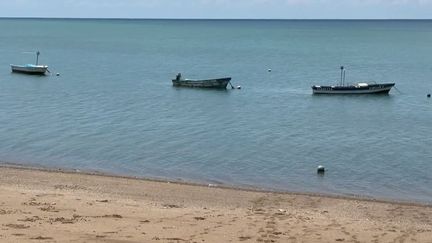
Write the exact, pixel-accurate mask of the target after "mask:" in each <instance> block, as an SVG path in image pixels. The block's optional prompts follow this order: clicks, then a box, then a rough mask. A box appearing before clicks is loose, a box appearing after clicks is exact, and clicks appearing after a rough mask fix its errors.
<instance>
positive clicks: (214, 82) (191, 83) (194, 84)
mask: <svg viewBox="0 0 432 243" xmlns="http://www.w3.org/2000/svg"><path fill="white" fill-rule="evenodd" d="M230 81H231V78H230V77H227V78H215V79H183V78H182V77H181V74H180V73H179V74H177V76H176V78H175V79H173V80H172V84H173V86H181V87H191V88H213V89H226V87H227V85H228V83H229V82H230Z"/></svg>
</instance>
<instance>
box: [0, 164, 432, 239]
mask: <svg viewBox="0 0 432 243" xmlns="http://www.w3.org/2000/svg"><path fill="white" fill-rule="evenodd" d="M0 241H1V242H431V241H432V207H431V206H426V205H416V204H408V203H395V202H382V201H373V200H362V199H351V198H336V197H326V196H314V195H299V194H289V193H272V192H257V191H248V190H239V189H229V188H218V187H208V186H199V185H188V184H180V183H169V182H160V181H149V180H140V179H134V178H122V177H114V176H104V175H91V174H84V173H73V172H65V171H46V170H45V171H44V170H39V169H29V168H13V167H0Z"/></svg>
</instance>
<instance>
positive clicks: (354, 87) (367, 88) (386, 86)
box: [312, 66, 395, 94]
mask: <svg viewBox="0 0 432 243" xmlns="http://www.w3.org/2000/svg"><path fill="white" fill-rule="evenodd" d="M394 85H395V83H375V82H372V83H367V82H362V83H355V84H350V85H346V84H345V70H344V67H343V66H342V67H341V82H340V84H339V85H335V86H321V85H314V86H312V92H313V94H388V93H389V92H390V90H391V88H392V87H393V86H394Z"/></svg>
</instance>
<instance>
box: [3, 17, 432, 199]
mask: <svg viewBox="0 0 432 243" xmlns="http://www.w3.org/2000/svg"><path fill="white" fill-rule="evenodd" d="M431 43H432V21H430V20H174V19H173V20H158V19H7V18H6V19H0V161H1V164H3V165H8V164H14V165H24V166H31V167H43V168H52V169H68V170H77V171H88V172H100V173H107V174H114V175H121V176H131V177H139V178H150V179H158V180H159V179H160V180H169V181H181V182H191V183H199V184H204V185H211V186H228V187H240V188H252V189H260V190H269V191H280V192H299V193H318V194H327V195H338V196H353V197H365V198H374V199H385V200H396V201H409V202H420V203H426V204H430V203H432V186H431V184H432V132H431V131H432V98H427V94H428V93H432V44H431ZM36 51H40V56H39V64H46V65H49V70H50V72H51V73H50V74H48V75H46V76H27V75H23V74H16V73H11V69H10V64H26V63H35V61H36V54H35V52H36ZM341 66H344V67H345V70H346V82H347V83H355V82H363V81H367V82H369V81H375V82H395V83H396V86H395V88H393V89H392V90H391V92H390V94H389V95H337V96H332V95H313V94H312V90H311V86H312V85H336V84H338V83H339V81H340V67H341ZM177 73H182V76H183V77H185V78H195V79H207V78H217V77H232V81H231V82H232V85H233V86H234V87H237V86H240V87H241V89H231V88H230V86H228V87H229V88H228V89H227V90H206V89H190V88H178V87H173V86H172V83H171V79H173V78H174V77H175V75H176V74H177ZM319 165H322V166H324V167H325V169H326V172H325V173H324V174H323V175H322V174H321V175H319V174H317V166H319Z"/></svg>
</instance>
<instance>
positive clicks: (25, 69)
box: [10, 51, 49, 75]
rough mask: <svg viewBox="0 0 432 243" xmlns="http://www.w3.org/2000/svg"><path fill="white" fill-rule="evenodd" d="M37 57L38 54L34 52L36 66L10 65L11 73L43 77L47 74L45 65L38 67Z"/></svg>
mask: <svg viewBox="0 0 432 243" xmlns="http://www.w3.org/2000/svg"><path fill="white" fill-rule="evenodd" d="M39 55H40V52H39V51H37V52H36V64H25V65H15V64H11V65H10V66H11V68H12V72H16V73H26V74H39V75H44V74H45V73H46V72H49V70H48V66H47V65H39Z"/></svg>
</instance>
